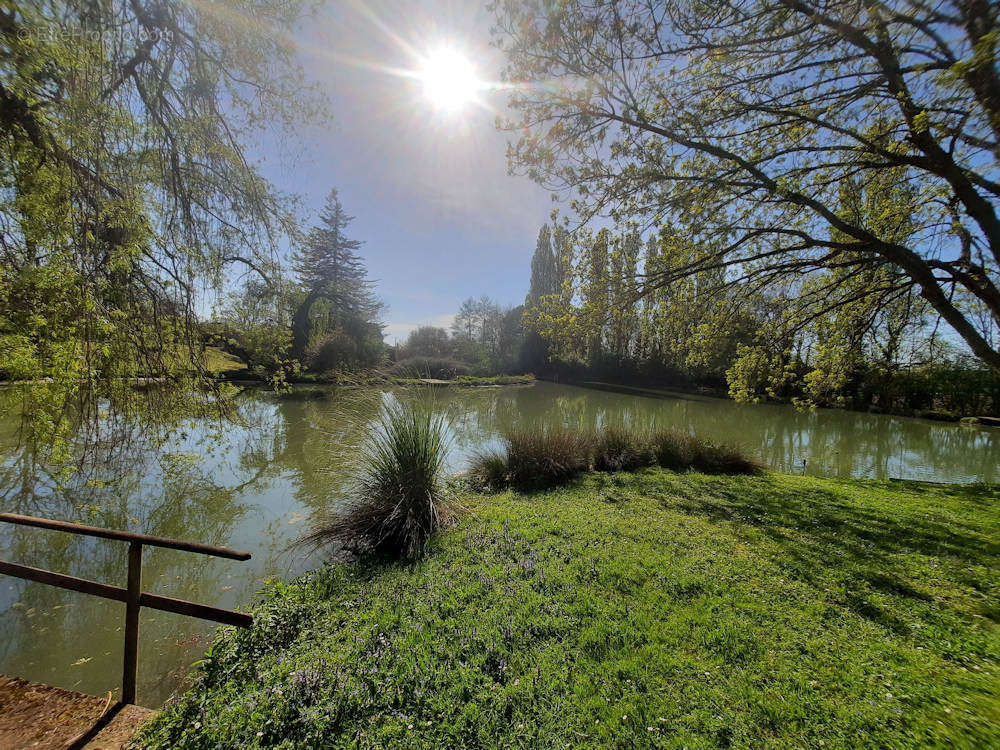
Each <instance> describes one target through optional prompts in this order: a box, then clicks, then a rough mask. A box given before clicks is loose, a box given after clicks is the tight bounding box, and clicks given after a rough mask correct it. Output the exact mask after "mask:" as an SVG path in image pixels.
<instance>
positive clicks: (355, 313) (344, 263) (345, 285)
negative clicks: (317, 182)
mask: <svg viewBox="0 0 1000 750" xmlns="http://www.w3.org/2000/svg"><path fill="white" fill-rule="evenodd" d="M353 219H354V217H353V216H348V215H347V214H346V213H345V211H344V208H343V206H342V205H341V202H340V198H339V196H338V195H337V191H336V190H331V191H330V195H329V196H328V197H327V202H326V206H325V207H324V209H323V211H322V213H321V214H320V222H321V223H320V225H319V226H316V227H313V229H312V230H310V232H309V234H308V235H307V237H306V241H305V243H304V245H303V246H302V248H300V249H299V250H298V252H296V253H295V255H294V257H293V260H292V264H293V268H294V269H295V273H296V275H297V276H298V278H299V283H300V285H301V288H302V291H303V292H304V294H305V296H304V298H303V300H302V302H301V304H300V305H299V306H298V308H297V310H296V312H295V318H294V321H293V323H292V352H293V355H294V356H296V357H298V358H299V359H300V360H301V359H302V358H303V357H304V355H305V352H306V348H307V347H308V345H309V338H310V333H311V332H312V329H313V323H314V320H313V318H314V317H316V316H313V314H312V313H313V311H314V307H317V304H316V303H317V302H319V301H320V300H323V301H325V302H326V303H327V304H326V305H325V306H324V308H325V312H326V314H325V320H323V321H322V322H323V324H324V328H325V329H326V330H330V331H337V330H342V331H343V332H345V333H346V334H347V335H348V337H349V338H353V339H356V340H358V343H360V339H363V338H368V337H370V336H371V335H372V334H373V333H374V331H373V330H372V327H373V326H375V327H379V324H378V321H377V318H378V313H379V310H380V309H381V304H380V303H379V301H378V300H377V299H376V298H375V296H374V293H373V290H372V282H371V281H370V280H369V279H368V272H367V270H366V269H365V266H364V261H363V260H362V259H361V257H360V256H359V255H358V250H359V249H360V248H361V245H362V244H363V243H362V242H361V241H359V240H353V239H350V238H349V237H348V236H347V234H346V230H347V227H348V225H349V224H350V223H351V221H353ZM380 333H381V329H380V328H379V334H380Z"/></svg>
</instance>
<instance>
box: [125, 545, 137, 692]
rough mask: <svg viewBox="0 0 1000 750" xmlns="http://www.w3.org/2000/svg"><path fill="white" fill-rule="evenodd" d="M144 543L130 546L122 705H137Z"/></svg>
mask: <svg viewBox="0 0 1000 750" xmlns="http://www.w3.org/2000/svg"><path fill="white" fill-rule="evenodd" d="M141 587H142V543H141V542H130V543H129V545H128V588H127V594H126V598H125V663H124V665H123V667H122V703H135V681H136V674H137V672H138V665H139V595H140V594H141V592H142V588H141Z"/></svg>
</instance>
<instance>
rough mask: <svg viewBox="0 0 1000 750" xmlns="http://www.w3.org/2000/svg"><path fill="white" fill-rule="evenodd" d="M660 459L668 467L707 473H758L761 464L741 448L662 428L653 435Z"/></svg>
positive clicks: (651, 441) (653, 441)
mask: <svg viewBox="0 0 1000 750" xmlns="http://www.w3.org/2000/svg"><path fill="white" fill-rule="evenodd" d="M650 446H651V449H652V452H653V454H654V455H655V457H656V463H657V464H658V465H660V466H662V467H663V468H665V469H673V470H674V471H685V470H688V469H694V470H695V471H702V472H705V473H706V474H757V473H759V472H760V471H761V466H760V464H758V463H757V462H756V461H754V460H753V459H752V458H750V457H749V456H747V455H746V454H744V453H743V451H741V450H740V449H739V448H735V447H733V446H730V445H717V444H715V443H712V442H710V441H708V440H703V439H701V438H699V437H695V436H694V435H691V434H688V433H685V432H679V431H677V430H660V431H657V432H654V433H653V434H652V435H651V436H650Z"/></svg>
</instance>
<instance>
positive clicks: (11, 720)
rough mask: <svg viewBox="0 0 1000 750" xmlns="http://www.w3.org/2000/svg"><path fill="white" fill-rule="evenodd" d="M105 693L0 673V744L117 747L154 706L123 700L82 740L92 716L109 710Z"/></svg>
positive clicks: (15, 748) (41, 748) (2, 749)
mask: <svg viewBox="0 0 1000 750" xmlns="http://www.w3.org/2000/svg"><path fill="white" fill-rule="evenodd" d="M113 709H114V704H111V703H110V702H109V700H108V697H104V698H99V697H96V696H93V695H84V694H83V693H74V692H73V691H71V690H63V689H62V688H56V687H50V686H49V685H41V684H39V683H36V682H27V681H26V680H21V679H18V678H16V677H5V676H3V675H0V750H22V748H33V749H37V750H48V749H49V748H53V749H55V748H58V749H59V750H64V749H65V748H68V747H71V746H72V747H81V748H90V749H91V750H97V748H100V749H101V750H119V749H120V748H121V747H122V745H123V744H124V743H125V742H126V741H127V740H128V739H129V738H131V737H132V735H133V734H135V732H136V730H138V728H139V727H140V726H141V725H142V724H143V723H144V722H146V721H147V720H149V719H151V718H152V717H153V716H155V715H156V711H152V710H150V709H148V708H141V707H139V706H125V707H123V708H121V710H119V711H118V712H117V713H115V714H114V717H113V718H112V719H111V721H110V722H109V723H108V724H107V726H105V727H103V728H102V729H101V730H100V731H99V732H98V733H97V734H96V736H94V737H92V738H91V739H89V740H87V739H85V738H86V735H87V734H88V733H92V732H91V730H92V729H93V728H94V726H95V724H96V723H97V721H98V720H99V719H100V718H101V717H102V716H104V714H105V712H106V711H112V710H113Z"/></svg>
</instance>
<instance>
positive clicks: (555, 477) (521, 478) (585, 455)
mask: <svg viewBox="0 0 1000 750" xmlns="http://www.w3.org/2000/svg"><path fill="white" fill-rule="evenodd" d="M500 441H501V443H502V445H503V448H502V450H501V451H499V452H487V453H480V454H479V455H477V456H474V457H473V459H472V470H471V475H472V477H473V478H474V479H480V480H481V482H482V483H483V484H486V485H487V486H491V487H494V488H495V487H497V485H500V486H504V485H513V486H515V487H520V488H531V487H539V486H546V485H551V484H559V483H561V482H567V481H569V480H570V479H572V478H573V477H575V476H577V475H578V474H582V473H583V472H585V471H586V470H587V469H589V468H590V454H591V449H592V440H591V437H590V436H589V435H585V434H582V433H578V432H573V431H572V430H567V429H564V428H555V427H546V428H541V429H536V428H517V429H513V430H508V431H507V432H505V433H504V434H503V435H502V436H501V438H500Z"/></svg>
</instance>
